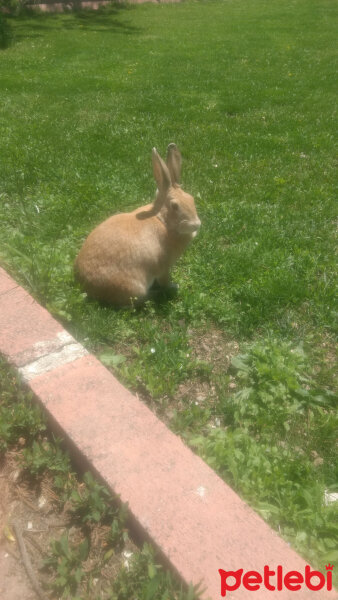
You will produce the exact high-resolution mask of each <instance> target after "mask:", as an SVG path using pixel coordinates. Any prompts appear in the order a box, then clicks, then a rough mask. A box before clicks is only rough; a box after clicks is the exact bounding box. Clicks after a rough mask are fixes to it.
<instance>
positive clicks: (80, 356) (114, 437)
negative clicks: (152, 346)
mask: <svg viewBox="0 0 338 600" xmlns="http://www.w3.org/2000/svg"><path fill="white" fill-rule="evenodd" d="M0 352H1V353H2V354H3V355H4V356H5V357H6V358H7V359H8V360H9V361H10V362H11V363H12V364H13V365H15V366H16V367H17V368H18V369H19V371H20V373H21V375H22V376H23V378H24V379H25V380H26V381H27V382H28V385H29V387H30V388H31V389H32V391H33V392H34V394H35V396H36V397H37V398H38V399H39V401H40V403H41V404H42V405H43V406H44V407H45V409H46V411H47V413H48V415H49V416H50V418H51V421H52V422H53V423H54V424H55V425H56V426H57V428H58V430H61V431H62V433H63V435H64V436H65V438H66V439H67V440H68V441H70V442H71V446H72V448H76V450H77V452H78V453H79V454H80V456H81V457H82V458H83V459H84V460H85V461H86V462H87V463H89V464H90V465H91V467H92V468H93V469H94V470H95V471H96V472H97V473H98V474H99V475H100V477H101V478H102V480H103V481H104V482H105V484H106V485H107V486H108V487H109V488H110V489H111V490H112V491H113V492H114V493H115V494H118V495H119V496H120V498H121V500H122V501H123V502H128V505H129V510H130V513H131V516H132V519H133V520H134V522H136V523H137V524H138V527H139V528H140V530H141V531H142V532H143V533H144V534H145V535H146V536H147V537H148V538H150V540H151V541H152V542H153V543H154V544H155V546H156V547H157V548H158V549H159V550H160V551H161V552H162V554H163V556H164V557H166V559H167V560H168V562H169V563H170V565H171V566H172V567H173V568H174V570H175V571H176V572H177V573H178V574H179V575H180V577H181V578H182V579H183V580H184V581H185V582H187V583H189V582H193V583H194V584H197V583H199V582H200V581H201V580H203V584H204V587H205V590H206V591H205V593H204V595H203V597H204V598H207V597H210V598H211V599H212V600H220V598H221V587H220V576H219V573H218V569H219V568H222V569H225V570H229V571H230V570H237V569H240V568H243V569H244V572H246V571H250V570H254V571H258V572H259V573H263V569H264V565H269V566H270V568H271V569H273V570H274V569H275V568H276V567H277V565H282V566H283V570H284V572H286V571H295V570H296V571H300V572H301V573H304V570H305V565H306V563H305V562H304V560H303V559H302V558H300V557H299V556H298V555H297V554H296V553H295V552H294V551H293V550H292V549H291V548H290V547H289V546H288V544H287V543H286V542H284V541H283V540H282V539H281V538H280V537H279V536H278V535H277V534H276V533H275V532H274V531H273V530H272V529H270V527H269V526H268V525H267V524H266V523H265V522H264V521H263V520H262V519H261V518H260V517H259V516H258V515H257V514H256V513H255V512H254V511H253V510H252V509H251V508H249V507H248V505H247V504H245V502H243V501H242V500H241V498H240V497H239V496H238V495H237V494H235V493H234V491H233V490H232V489H231V488H230V487H229V486H227V485H226V483H224V482H223V481H222V480H221V479H220V478H219V477H218V476H217V475H216V474H215V473H214V471H212V469H210V468H209V467H208V466H207V465H206V464H205V463H204V462H203V461H202V460H201V459H200V458H199V457H198V456H195V455H194V454H193V453H192V452H191V450H190V449H189V448H187V447H186V446H185V445H184V444H183V442H182V441H181V439H180V438H178V437H177V436H175V435H174V434H173V433H172V432H171V431H170V430H168V429H167V427H166V426H165V425H164V424H163V423H162V422H161V421H159V420H158V419H157V418H156V417H155V415H154V414H153V413H152V412H151V411H150V410H149V409H148V408H147V407H146V406H145V405H144V404H143V403H142V402H140V401H139V400H138V399H137V398H136V397H135V396H133V395H132V394H131V393H130V392H129V391H128V390H126V389H125V388H124V387H123V386H122V385H121V384H120V383H119V382H118V381H117V380H116V379H115V377H114V376H113V375H112V374H111V373H110V372H109V371H108V370H107V369H106V368H105V367H104V366H103V365H102V364H101V363H100V362H99V361H98V360H97V359H96V358H95V357H94V356H92V355H89V354H88V353H86V351H85V349H84V348H83V347H82V346H81V345H80V344H77V343H76V341H75V340H74V339H73V338H72V337H71V336H70V335H69V334H68V333H67V332H66V331H65V330H64V329H63V328H62V327H61V325H60V324H59V323H58V322H57V321H55V320H54V319H53V318H52V317H51V315H50V314H49V313H48V312H47V311H46V310H45V309H44V308H42V307H41V306H40V305H39V304H38V303H37V302H35V301H34V300H33V298H32V297H31V296H30V295H29V294H28V293H27V292H25V291H24V290H23V289H22V288H21V287H19V286H18V285H17V284H16V282H15V281H14V280H13V279H11V278H10V277H9V276H8V275H7V274H6V272H5V271H4V270H3V269H1V268H0ZM322 568H323V569H324V568H325V566H324V565H323V567H322ZM275 593H276V595H278V598H280V599H281V600H285V599H290V598H292V599H293V600H295V599H298V598H299V599H302V600H303V599H305V598H309V597H310V595H311V598H313V597H314V594H315V592H310V591H308V590H307V589H306V588H303V589H301V590H300V591H298V592H297V594H294V592H291V591H288V590H286V589H283V590H282V591H278V592H277V591H276V592H275ZM273 595H274V594H273V592H272V591H269V590H267V589H266V588H265V587H264V586H261V589H260V590H259V592H256V594H255V595H254V596H253V595H252V593H251V591H247V590H246V589H245V588H244V587H241V588H239V589H238V590H237V591H235V592H233V593H232V592H230V593H229V592H228V593H227V597H234V598H238V600H246V599H250V600H252V599H253V597H255V598H259V600H265V599H266V600H268V599H271V598H272V597H273ZM334 596H335V592H334V591H333V592H327V591H325V590H321V591H320V592H319V593H317V596H316V597H317V598H318V600H319V598H320V599H321V600H322V599H329V598H330V599H331V600H332V599H333V597H334Z"/></svg>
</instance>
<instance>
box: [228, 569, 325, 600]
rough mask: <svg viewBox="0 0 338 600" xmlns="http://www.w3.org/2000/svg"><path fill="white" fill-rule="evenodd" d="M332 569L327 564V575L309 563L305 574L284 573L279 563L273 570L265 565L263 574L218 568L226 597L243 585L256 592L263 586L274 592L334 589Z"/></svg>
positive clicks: (297, 572) (295, 572) (296, 572)
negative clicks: (312, 567)
mask: <svg viewBox="0 0 338 600" xmlns="http://www.w3.org/2000/svg"><path fill="white" fill-rule="evenodd" d="M332 569H333V565H330V564H328V565H326V576H325V575H324V574H323V573H321V571H314V570H313V569H311V567H310V566H309V565H306V567H305V571H304V574H302V573H300V572H299V571H288V572H286V573H284V571H283V567H282V566H281V565H278V567H277V569H276V570H275V571H274V570H271V569H270V567H269V566H268V565H265V566H264V571H263V574H261V573H259V572H258V571H247V572H246V573H244V571H243V569H238V570H237V571H224V570H223V569H218V572H219V574H220V576H221V596H222V597H223V598H224V597H225V596H226V595H227V592H234V591H235V590H238V588H239V587H241V586H243V587H244V588H245V589H246V590H249V591H250V592H256V591H257V590H259V589H260V588H261V587H265V589H267V590H269V591H271V592H273V591H275V590H277V591H278V592H280V591H282V590H283V589H287V590H290V591H291V592H297V591H298V590H300V589H302V587H303V586H305V587H307V588H308V589H309V590H312V591H314V592H319V591H320V590H322V589H323V588H324V587H325V588H326V589H327V590H328V591H331V590H332Z"/></svg>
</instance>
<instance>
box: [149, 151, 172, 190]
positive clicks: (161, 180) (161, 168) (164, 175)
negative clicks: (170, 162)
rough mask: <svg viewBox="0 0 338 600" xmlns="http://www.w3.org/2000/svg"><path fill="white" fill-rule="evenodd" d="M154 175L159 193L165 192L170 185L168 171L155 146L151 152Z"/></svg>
mask: <svg viewBox="0 0 338 600" xmlns="http://www.w3.org/2000/svg"><path fill="white" fill-rule="evenodd" d="M152 159H153V170H154V177H155V179H156V183H157V187H158V191H159V192H160V194H162V193H166V192H167V191H168V189H169V188H170V186H171V179H170V173H169V170H168V167H167V165H166V164H165V162H164V161H163V160H162V158H161V157H160V155H159V153H158V152H157V150H156V148H153V152H152Z"/></svg>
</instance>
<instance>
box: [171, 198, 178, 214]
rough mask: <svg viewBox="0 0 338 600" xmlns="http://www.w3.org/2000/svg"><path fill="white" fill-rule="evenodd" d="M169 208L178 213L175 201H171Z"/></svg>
mask: <svg viewBox="0 0 338 600" xmlns="http://www.w3.org/2000/svg"><path fill="white" fill-rule="evenodd" d="M171 208H172V209H173V210H174V211H175V212H177V211H178V209H179V206H178V202H176V200H172V201H171Z"/></svg>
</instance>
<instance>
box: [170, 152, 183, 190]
mask: <svg viewBox="0 0 338 600" xmlns="http://www.w3.org/2000/svg"><path fill="white" fill-rule="evenodd" d="M167 165H168V169H169V173H170V177H171V181H172V183H173V185H175V184H179V183H180V179H181V165H182V156H181V153H180V151H179V149H178V148H177V146H176V144H169V146H168V149H167Z"/></svg>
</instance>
